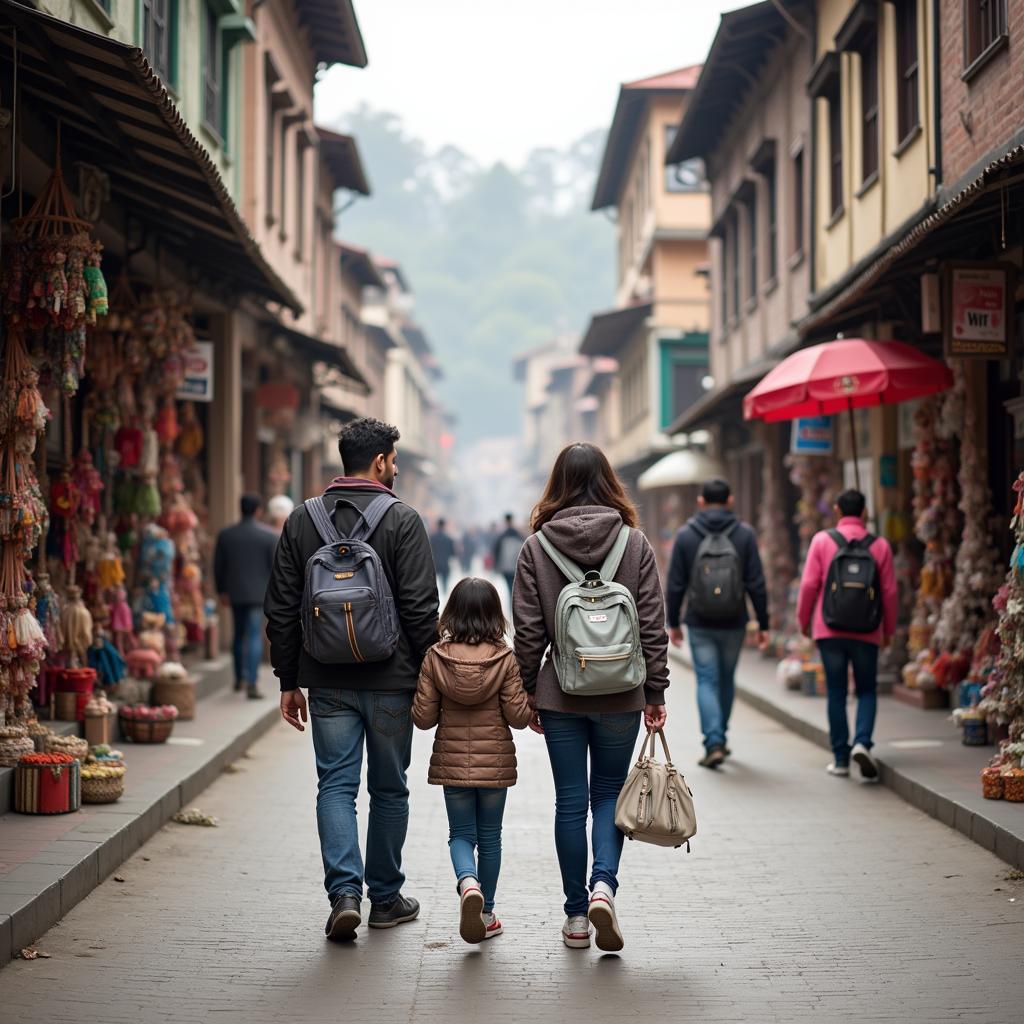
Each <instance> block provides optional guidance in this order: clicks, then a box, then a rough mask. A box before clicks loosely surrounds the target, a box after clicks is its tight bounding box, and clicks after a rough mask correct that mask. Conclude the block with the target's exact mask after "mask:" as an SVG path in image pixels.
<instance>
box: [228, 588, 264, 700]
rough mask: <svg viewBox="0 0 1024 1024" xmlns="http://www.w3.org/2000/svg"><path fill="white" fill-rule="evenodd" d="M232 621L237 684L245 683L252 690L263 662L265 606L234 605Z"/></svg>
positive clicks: (232, 646)
mask: <svg viewBox="0 0 1024 1024" xmlns="http://www.w3.org/2000/svg"><path fill="white" fill-rule="evenodd" d="M231 619H232V621H233V622H234V625H235V640H234V643H233V644H232V645H231V653H232V654H233V655H234V658H235V682H236V683H245V684H246V686H248V687H249V688H250V689H251V688H253V687H254V686H255V685H256V677H257V675H259V671H260V662H261V661H262V660H263V606H262V605H258V604H233V605H232V606H231Z"/></svg>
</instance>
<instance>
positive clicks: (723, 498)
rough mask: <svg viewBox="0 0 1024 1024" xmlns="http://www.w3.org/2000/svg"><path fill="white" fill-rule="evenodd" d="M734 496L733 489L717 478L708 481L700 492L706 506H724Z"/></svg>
mask: <svg viewBox="0 0 1024 1024" xmlns="http://www.w3.org/2000/svg"><path fill="white" fill-rule="evenodd" d="M730 494H732V488H730V487H729V485H728V484H727V483H726V482H725V481H724V480H722V479H720V478H718V477H716V478H715V479H714V480H708V482H707V483H706V484H704V487H703V489H702V490H701V492H700V496H701V497H702V498H703V499H704V504H705V505H724V504H725V503H726V502H727V501H728V500H729V495H730Z"/></svg>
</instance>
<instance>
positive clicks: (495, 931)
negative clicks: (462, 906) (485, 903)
mask: <svg viewBox="0 0 1024 1024" xmlns="http://www.w3.org/2000/svg"><path fill="white" fill-rule="evenodd" d="M501 932H502V927H501V922H500V921H499V920H498V915H497V914H495V913H490V914H484V938H485V939H493V938H494V937H495V935H500V934H501Z"/></svg>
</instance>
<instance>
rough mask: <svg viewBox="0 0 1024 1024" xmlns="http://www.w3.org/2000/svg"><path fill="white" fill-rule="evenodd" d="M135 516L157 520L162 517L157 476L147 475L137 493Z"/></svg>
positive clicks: (153, 474)
mask: <svg viewBox="0 0 1024 1024" xmlns="http://www.w3.org/2000/svg"><path fill="white" fill-rule="evenodd" d="M134 512H135V514H136V515H137V516H138V517H139V518H140V519H156V518H157V516H159V515H160V491H159V490H158V489H157V486H156V474H155V473H146V474H145V476H143V478H142V481H141V483H139V485H138V487H137V489H136V491H135V508H134Z"/></svg>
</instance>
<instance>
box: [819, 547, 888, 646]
mask: <svg viewBox="0 0 1024 1024" xmlns="http://www.w3.org/2000/svg"><path fill="white" fill-rule="evenodd" d="M828 535H829V536H830V537H831V538H832V539H833V540H834V541H835V542H836V544H837V545H838V549H837V550H836V553H835V555H833V557H832V561H831V563H829V567H828V574H827V575H826V577H825V597H824V599H823V600H822V608H821V611H822V616H823V617H824V619H825V625H826V626H828V628H829V629H835V630H838V631H839V632H842V633H873V632H874V631H875V630H876V629H878V627H879V625H880V624H881V622H882V588H881V587H880V586H879V583H878V565H877V563H876V562H875V559H874V557H873V556H872V554H871V545H872V544H874V542H875V538H874V537H873V536H872V535H871V534H870V533H869V534H867V535H866V536H864V537H862V538H861V539H860V540H847V539H846V538H845V537H844V536H843V535H842V534H841V533H840V532H839V531H838V530H829V531H828Z"/></svg>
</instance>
